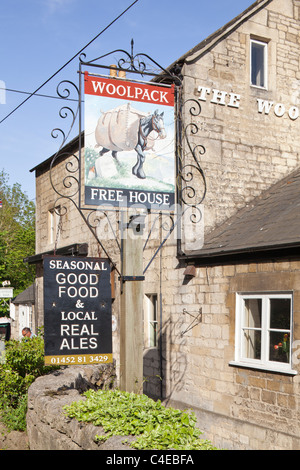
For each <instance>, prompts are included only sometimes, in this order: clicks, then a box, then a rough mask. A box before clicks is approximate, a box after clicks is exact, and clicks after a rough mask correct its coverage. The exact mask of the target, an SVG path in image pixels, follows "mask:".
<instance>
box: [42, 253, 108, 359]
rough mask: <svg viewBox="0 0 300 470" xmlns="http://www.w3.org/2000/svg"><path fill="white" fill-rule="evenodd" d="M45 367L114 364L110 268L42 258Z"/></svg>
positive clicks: (96, 262)
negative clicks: (54, 365) (51, 365)
mask: <svg viewBox="0 0 300 470" xmlns="http://www.w3.org/2000/svg"><path fill="white" fill-rule="evenodd" d="M44 329H45V332H44V333H45V338H44V339H45V364H46V365H50V364H59V365H61V364H62V365H72V364H98V363H109V362H112V360H113V359H112V315H111V285H110V264H109V261H108V260H107V259H102V258H82V257H81V258H79V257H78V258H77V257H70V256H62V257H61V256H45V257H44Z"/></svg>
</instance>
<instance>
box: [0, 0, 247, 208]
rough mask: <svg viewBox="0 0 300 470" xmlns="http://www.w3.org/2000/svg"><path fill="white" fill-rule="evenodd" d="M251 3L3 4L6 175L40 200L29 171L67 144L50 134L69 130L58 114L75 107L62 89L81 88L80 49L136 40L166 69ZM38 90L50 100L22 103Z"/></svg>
mask: <svg viewBox="0 0 300 470" xmlns="http://www.w3.org/2000/svg"><path fill="white" fill-rule="evenodd" d="M253 3H254V0H226V1H225V0H210V1H207V0H184V1H181V0H137V1H136V3H134V0H110V1H109V0H85V1H84V2H82V0H25V1H24V0H9V1H4V0H2V1H1V8H0V21H1V27H0V57H1V61H0V170H4V172H5V173H6V174H8V176H9V184H10V185H13V184H14V183H19V184H20V185H21V189H22V191H23V192H25V193H26V194H27V196H28V197H29V199H30V200H33V201H34V200H35V172H30V170H31V169H32V168H34V167H35V166H36V165H38V164H39V163H41V162H43V161H44V160H46V159H48V158H49V157H51V156H52V155H53V154H55V153H56V152H57V151H58V149H59V147H60V145H61V142H62V140H61V138H60V136H58V137H57V138H53V137H52V135H51V132H52V130H53V129H55V128H60V129H62V130H64V132H65V133H66V134H68V132H69V128H70V123H71V120H70V119H71V118H70V115H69V116H67V117H66V118H65V119H62V118H61V117H60V115H59V111H60V109H61V108H62V107H63V106H70V107H71V108H72V109H76V102H72V101H68V102H67V101H66V100H61V99H58V95H57V91H56V89H57V86H58V84H59V83H60V82H62V81H65V80H67V81H70V82H72V83H74V84H76V86H78V85H79V74H78V69H79V56H78V55H77V53H78V52H79V51H81V50H82V49H84V50H83V52H84V53H85V54H86V59H87V60H93V59H95V58H97V57H100V56H102V55H104V54H107V53H109V52H111V51H114V50H116V49H122V50H125V51H127V52H129V53H130V51H131V40H132V39H133V40H134V53H135V54H137V53H144V54H147V55H149V56H150V57H151V58H153V59H154V60H155V61H156V62H157V63H158V64H160V65H161V66H162V67H164V68H166V67H168V66H169V65H170V64H172V63H173V62H174V61H175V60H177V59H178V58H179V57H181V56H182V55H183V54H185V53H186V52H187V51H189V50H190V49H192V48H193V47H194V46H196V45H197V44H198V43H200V42H201V41H203V40H204V39H205V38H206V37H207V36H209V35H210V34H211V33H213V32H214V31H216V30H217V29H219V28H220V27H222V26H223V25H224V24H226V23H227V22H228V21H230V20H231V19H233V18H235V17H236V16H237V15H239V14H240V13H241V12H242V11H244V10H245V9H247V8H248V7H249V6H250V5H252V4H253ZM126 9H128V10H127V11H126V12H125V13H124V14H122V13H123V12H124V11H125V10H126ZM120 15H121V17H120V18H118V17H119V16H120ZM117 18H118V19H117ZM116 19H117V20H116ZM114 20H116V21H114ZM112 22H113V24H112V25H111V26H109V25H110V24H111V23H112ZM108 26H109V27H108ZM107 27H108V28H107ZM100 33H101V34H100ZM96 36H98V37H97V39H95V40H94V41H93V39H94V38H95V37H96ZM88 44H89V45H88ZM86 45H88V47H86V48H85V46H86ZM116 57H117V56H116ZM116 57H115V56H114V55H109V56H108V57H107V58H106V59H102V60H101V61H100V63H103V64H106V65H109V63H115V60H114V59H115V58H116ZM119 57H120V56H118V58H119ZM71 59H73V60H71ZM65 64H68V65H66V66H65ZM59 70H60V72H59V73H57V72H58V71H59ZM83 70H84V69H83ZM101 73H106V71H101ZM53 75H54V77H53V78H51V77H52V76H53ZM50 78H51V80H49V79H50ZM45 82H47V83H46V84H45V85H44V86H42V85H43V84H44V83H45ZM41 86H42V87H41ZM39 87H41V89H40V90H39V91H38V92H37V93H38V94H42V95H46V96H47V97H45V96H37V95H33V96H31V97H30V98H29V99H28V100H27V101H26V102H25V103H23V104H22V102H23V101H24V100H25V99H26V98H27V97H28V96H29V95H28V94H24V92H25V93H32V92H34V91H35V90H37V89H38V88H39ZM10 90H14V91H10ZM72 90H73V87H72V86H71V87H70V91H71V95H70V97H71V98H74V99H75V98H76V95H75V93H72ZM21 92H22V93H21ZM16 107H18V109H17V110H15V108H16ZM78 126H79V125H78V120H77V121H76V122H75V124H74V126H73V128H72V133H71V134H70V136H69V139H68V140H67V141H69V140H70V139H71V138H72V137H75V136H76V135H78V130H79V127H78ZM0 198H1V195H0Z"/></svg>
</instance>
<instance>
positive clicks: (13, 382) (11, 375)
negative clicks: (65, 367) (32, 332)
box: [0, 336, 57, 430]
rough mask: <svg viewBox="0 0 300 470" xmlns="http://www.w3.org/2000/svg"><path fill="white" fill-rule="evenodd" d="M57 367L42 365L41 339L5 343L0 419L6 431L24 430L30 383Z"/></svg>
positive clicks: (0, 370)
mask: <svg viewBox="0 0 300 470" xmlns="http://www.w3.org/2000/svg"><path fill="white" fill-rule="evenodd" d="M55 368H57V367H53V366H45V365H44V340H43V338H42V337H41V336H37V337H34V338H31V339H27V340H25V339H22V340H21V341H16V340H11V341H7V342H6V344H5V363H4V364H0V416H1V421H2V422H3V423H4V424H5V425H6V426H7V428H8V429H9V430H24V429H25V428H26V419H25V417H26V411H27V391H28V388H29V386H30V385H31V384H32V382H33V381H34V380H35V379H36V378H37V377H39V376H40V375H45V374H47V373H48V372H50V371H51V370H53V369H55Z"/></svg>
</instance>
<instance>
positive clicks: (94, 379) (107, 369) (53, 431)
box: [27, 365, 129, 450]
mask: <svg viewBox="0 0 300 470" xmlns="http://www.w3.org/2000/svg"><path fill="white" fill-rule="evenodd" d="M114 381H115V369H114V366H113V365H100V366H83V367H81V366H74V367H66V368H65V369H62V370H59V371H56V372H54V373H51V374H49V375H46V376H43V377H39V378H38V379H37V380H36V381H35V382H34V383H33V384H32V385H31V386H30V387H29V390H28V412H27V434H28V440H29V447H30V450H100V449H103V450H107V449H110V450H117V449H124V450H127V449H129V447H128V446H127V445H125V444H123V443H122V442H123V441H124V436H115V437H112V438H110V439H108V440H107V441H106V443H104V444H102V445H100V446H99V445H98V444H96V443H95V441H94V437H95V435H96V434H103V430H102V429H101V428H100V427H97V426H94V425H92V424H87V423H80V422H78V421H76V420H75V419H70V418H68V417H67V416H66V415H65V414H64V411H63V407H64V406H66V405H70V404H71V403H72V402H75V401H78V400H83V399H84V397H82V393H83V392H85V391H86V390H88V389H99V388H103V387H113V384H114Z"/></svg>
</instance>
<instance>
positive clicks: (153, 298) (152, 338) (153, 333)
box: [144, 294, 158, 348]
mask: <svg viewBox="0 0 300 470" xmlns="http://www.w3.org/2000/svg"><path fill="white" fill-rule="evenodd" d="M144 307H145V308H144V328H145V329H144V333H145V347H146V348H157V347H158V335H157V329H158V295H157V294H145V299H144Z"/></svg>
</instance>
